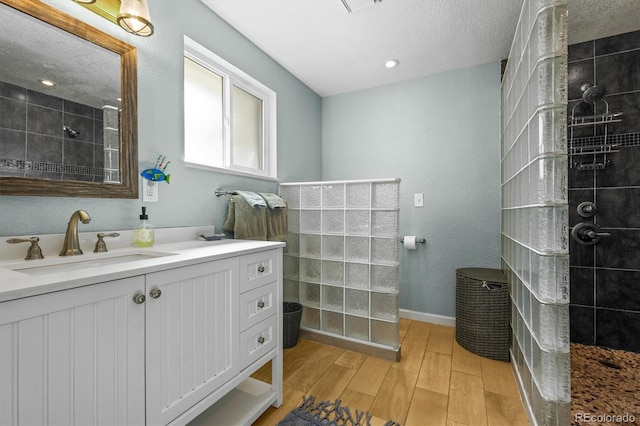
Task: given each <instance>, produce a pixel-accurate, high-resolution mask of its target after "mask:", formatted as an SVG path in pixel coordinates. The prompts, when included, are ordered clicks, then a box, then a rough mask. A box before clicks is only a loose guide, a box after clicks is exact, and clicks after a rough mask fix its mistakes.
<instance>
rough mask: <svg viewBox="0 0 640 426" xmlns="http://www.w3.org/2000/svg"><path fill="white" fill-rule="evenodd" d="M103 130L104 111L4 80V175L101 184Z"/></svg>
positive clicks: (0, 156) (0, 92) (0, 123)
mask: <svg viewBox="0 0 640 426" xmlns="http://www.w3.org/2000/svg"><path fill="white" fill-rule="evenodd" d="M63 126H69V127H70V128H72V129H74V130H76V131H78V132H79V135H78V136H76V137H74V138H70V137H69V136H68V135H67V133H66V132H65V131H64V130H63ZM102 130H103V123H102V110H101V109H96V108H92V107H89V106H86V105H82V104H78V103H75V102H70V101H66V100H63V99H61V98H57V97H54V96H50V95H46V94H43V93H40V92H35V91H32V90H28V89H25V88H22V87H19V86H15V85H12V84H8V83H4V82H1V81H0V176H21V177H33V178H47V179H56V180H58V179H66V180H81V181H95V182H102V181H103V176H104V172H103V163H104V149H103V131H102Z"/></svg>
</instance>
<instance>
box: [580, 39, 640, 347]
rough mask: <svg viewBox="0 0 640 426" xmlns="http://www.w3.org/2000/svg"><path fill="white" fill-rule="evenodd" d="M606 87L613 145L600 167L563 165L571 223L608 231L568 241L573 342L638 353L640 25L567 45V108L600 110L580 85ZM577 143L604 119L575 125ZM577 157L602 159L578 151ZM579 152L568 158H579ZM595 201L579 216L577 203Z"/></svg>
mask: <svg viewBox="0 0 640 426" xmlns="http://www.w3.org/2000/svg"><path fill="white" fill-rule="evenodd" d="M585 83H588V84H590V85H597V86H598V87H601V88H603V89H604V90H605V96H604V100H606V101H607V102H608V103H609V112H622V113H623V115H622V121H621V122H619V123H611V124H608V125H606V130H607V140H608V141H609V142H612V143H616V144H619V145H620V146H619V148H616V149H618V150H619V152H617V153H613V154H610V155H609V156H608V159H609V160H611V163H610V164H609V165H608V166H607V167H606V168H605V169H602V170H595V171H592V170H577V169H575V168H572V169H570V170H569V224H570V226H571V227H573V226H574V225H576V224H577V223H579V222H595V223H596V224H598V225H599V226H600V227H602V228H603V231H604V232H608V233H610V234H611V236H610V237H603V238H602V239H601V240H600V242H598V243H597V244H595V245H591V246H584V245H580V244H578V243H577V242H576V241H575V240H573V239H572V240H571V246H570V252H571V308H570V309H571V341H572V342H578V343H584V344H589V345H598V346H605V347H610V348H615V349H624V350H630V351H634V352H640V340H639V339H638V335H639V334H640V31H636V32H632V33H626V34H621V35H617V36H613V37H608V38H603V39H598V40H593V41H588V42H584V43H579V44H575V45H571V46H569V81H568V91H569V107H568V108H569V112H571V110H572V108H573V106H574V105H576V104H577V103H579V105H578V107H577V108H576V111H578V112H576V113H575V114H576V115H580V114H593V113H594V112H595V113H602V112H604V108H605V106H604V103H603V102H597V103H596V104H595V111H594V108H593V106H592V105H588V104H585V103H584V102H581V96H582V90H581V86H582V85H583V84H585ZM574 130H578V131H577V132H576V133H574V141H575V142H576V143H577V144H578V145H580V144H583V145H588V144H600V143H602V141H603V138H604V131H605V126H604V125H598V126H588V127H586V128H580V129H575V128H574ZM582 157H585V158H580V159H579V161H580V162H591V161H594V160H595V161H601V160H602V158H601V156H599V157H598V158H594V156H582ZM577 158H578V157H574V161H576V160H575V159H577ZM583 201H592V202H594V203H595V205H596V207H597V209H598V211H597V213H596V215H595V216H594V217H592V218H583V217H581V216H579V215H578V213H577V210H576V208H577V206H578V205H579V204H580V203H581V202H583Z"/></svg>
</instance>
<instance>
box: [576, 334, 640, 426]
mask: <svg viewBox="0 0 640 426" xmlns="http://www.w3.org/2000/svg"><path fill="white" fill-rule="evenodd" d="M638 395H640V354H637V353H633V352H626V351H620V350H614V349H606V348H602V347H597V346H585V345H581V344H577V343H572V344H571V420H572V424H574V425H577V424H582V423H587V422H589V423H598V424H607V420H610V423H609V424H611V423H615V424H633V425H637V424H640V399H639V398H638ZM618 416H620V417H619V418H618ZM625 416H626V417H625ZM600 419H602V420H603V421H602V422H599V421H598V420H600ZM616 420H619V421H616ZM594 421H595V422H594Z"/></svg>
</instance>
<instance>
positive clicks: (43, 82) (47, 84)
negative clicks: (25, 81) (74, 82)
mask: <svg viewBox="0 0 640 426" xmlns="http://www.w3.org/2000/svg"><path fill="white" fill-rule="evenodd" d="M38 81H39V82H40V84H42V85H43V86H47V87H53V86H55V85H56V84H55V83H54V82H53V81H51V80H44V79H41V80H38Z"/></svg>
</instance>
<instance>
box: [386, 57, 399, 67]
mask: <svg viewBox="0 0 640 426" xmlns="http://www.w3.org/2000/svg"><path fill="white" fill-rule="evenodd" d="M398 65H400V61H398V60H397V59H390V60H388V61H387V62H385V63H384V66H385V67H387V68H395V67H397V66H398Z"/></svg>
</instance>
